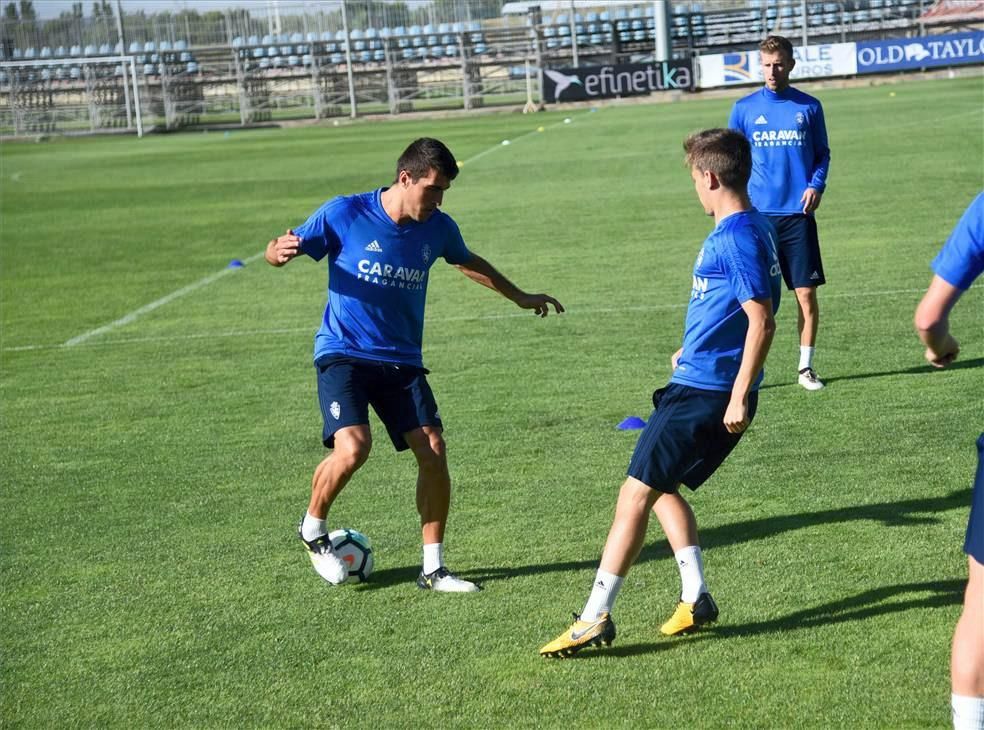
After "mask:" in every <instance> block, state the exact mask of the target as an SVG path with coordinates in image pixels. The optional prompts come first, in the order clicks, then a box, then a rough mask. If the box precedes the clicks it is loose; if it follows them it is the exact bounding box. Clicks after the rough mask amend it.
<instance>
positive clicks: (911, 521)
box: [359, 489, 971, 590]
mask: <svg viewBox="0 0 984 730" xmlns="http://www.w3.org/2000/svg"><path fill="white" fill-rule="evenodd" d="M970 495H971V490H970V489H958V490H956V491H953V492H950V494H947V495H945V496H942V497H926V498H923V499H907V500H902V501H899V502H882V503H879V504H866V505H854V506H850V507H841V508H839V509H831V510H822V511H820V512H802V513H800V514H795V515H779V516H774V517H762V518H759V519H754V520H744V521H742V522H734V523H732V524H729V525H719V526H718V527H711V528H706V529H703V530H701V531H700V540H701V544H702V545H703V547H704V549H708V548H723V547H728V546H729V545H740V544H743V543H747V542H752V541H753V540H765V539H768V538H770V537H774V536H776V535H781V534H783V533H786V532H793V531H795V530H801V529H804V528H807V527H814V526H817V525H834V524H843V523H849V522H863V521H871V522H878V523H881V524H882V525H883V526H884V527H908V526H914V525H931V524H935V523H937V522H939V517H938V516H937V513H939V512H946V511H948V510H953V509H965V508H969V506H970ZM603 537H604V535H599V540H601V539H602V538H603ZM600 548H601V546H600V543H599V552H598V554H597V555H596V556H594V557H592V558H590V559H588V560H565V561H561V562H553V563H546V562H545V563H534V564H531V565H519V566H508V567H486V568H475V569H472V570H467V571H463V572H461V573H460V575H461V577H462V578H467V579H468V580H473V581H477V582H478V583H480V584H481V583H493V582H495V581H498V580H506V579H509V578H517V577H521V576H529V575H542V574H545V573H558V572H570V571H576V570H594V569H595V568H597V567H598V561H599V559H600V558H601V552H600ZM671 556H672V551H671V550H670V546H669V543H667V541H666V540H665V538H664V539H660V540H657V541H656V542H653V543H651V544H649V545H647V546H646V547H644V548H643V549H642V552H641V553H640V554H639V559H638V560H636V563H635V564H636V565H639V564H641V563H645V562H647V561H650V560H657V559H666V558H670V557H671ZM452 569H453V566H452ZM419 572H420V567H419V566H416V565H415V566H406V567H398V568H387V569H385V570H377V571H376V572H375V573H373V575H372V577H371V578H370V579H369V581H368V582H367V583H366V584H365V585H362V586H359V590H376V589H379V588H387V587H390V586H394V585H398V584H406V583H413V582H414V581H415V580H416V579H417V575H418V574H419Z"/></svg>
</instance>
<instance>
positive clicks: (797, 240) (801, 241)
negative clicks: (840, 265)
mask: <svg viewBox="0 0 984 730" xmlns="http://www.w3.org/2000/svg"><path fill="white" fill-rule="evenodd" d="M767 217H768V219H769V220H770V221H772V225H774V226H775V227H776V233H777V234H778V235H779V240H778V242H777V243H778V244H779V251H778V253H779V268H780V269H781V270H782V278H783V281H785V282H786V286H787V287H788V288H789V289H801V288H803V287H810V286H820V285H821V284H826V283H827V279H826V278H825V277H824V275H823V261H821V260H820V239H819V237H818V236H817V221H816V219H815V218H814V217H813V216H812V215H804V214H802V213H798V214H796V215H770V216H767Z"/></svg>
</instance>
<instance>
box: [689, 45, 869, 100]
mask: <svg viewBox="0 0 984 730" xmlns="http://www.w3.org/2000/svg"><path fill="white" fill-rule="evenodd" d="M855 45H856V44H854V43H821V44H817V45H811V46H797V47H795V48H793V57H794V58H795V60H796V65H795V66H793V72H792V73H791V74H790V78H791V79H794V80H795V79H817V78H825V77H828V76H853V75H854V74H856V73H857V72H858V68H857V52H856V48H855ZM762 79H763V77H762V69H761V67H760V66H759V52H758V51H757V50H755V51H741V52H737V53H716V54H713V55H710V56H701V57H700V82H699V86H700V88H702V89H710V88H714V87H716V86H731V85H732V84H760V83H762Z"/></svg>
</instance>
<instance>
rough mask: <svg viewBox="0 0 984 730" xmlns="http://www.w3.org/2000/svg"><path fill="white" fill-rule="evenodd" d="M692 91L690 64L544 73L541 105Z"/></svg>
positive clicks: (686, 62)
mask: <svg viewBox="0 0 984 730" xmlns="http://www.w3.org/2000/svg"><path fill="white" fill-rule="evenodd" d="M692 88H694V74H693V71H692V70H691V67H690V61H661V62H656V63H625V64H619V65H617V66H584V67H581V68H563V69H552V68H545V69H543V101H544V102H546V103H547V104H554V103H557V102H561V101H588V100H591V99H611V98H614V97H620V96H636V95H639V94H650V93H652V92H654V91H672V90H677V89H679V90H689V89H692Z"/></svg>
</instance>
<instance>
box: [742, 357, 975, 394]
mask: <svg viewBox="0 0 984 730" xmlns="http://www.w3.org/2000/svg"><path fill="white" fill-rule="evenodd" d="M981 366H984V357H977V358H974V359H973V360H957V361H956V362H955V363H953V364H952V365H950V366H948V367H947V368H945V369H946V370H963V369H964V368H979V367H981ZM938 372H941V371H940V370H939V368H934V367H933V366H931V365H929V364H928V363H927V364H925V365H915V366H913V367H911V368H905V369H904V370H884V371H882V372H877V373H856V374H854V375H835V376H833V377H830V378H828V377H823V376H821V377H822V378H823V382H824V383H826V384H828V385H829V384H830V383H836V382H839V381H841V380H865V379H867V378H884V377H888V376H890V375H925V374H927V373H938ZM794 385H799V383H798V382H797V381H795V380H790V381H788V382H784V383H766V384H765V385H763V386H762V387H761V388H760V390H766V389H768V388H788V387H791V386H794Z"/></svg>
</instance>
